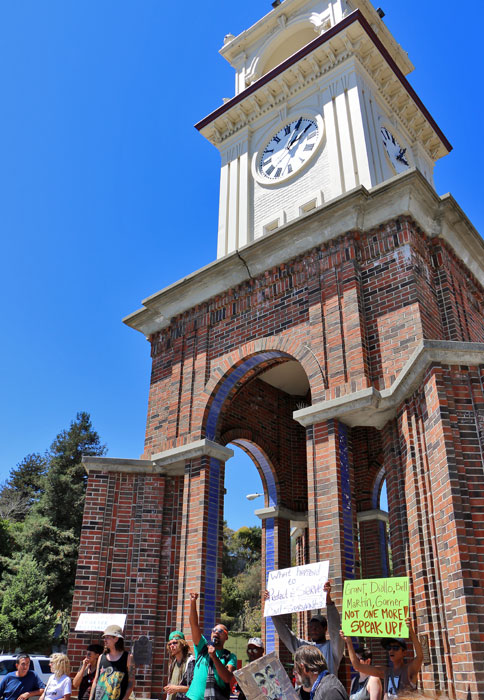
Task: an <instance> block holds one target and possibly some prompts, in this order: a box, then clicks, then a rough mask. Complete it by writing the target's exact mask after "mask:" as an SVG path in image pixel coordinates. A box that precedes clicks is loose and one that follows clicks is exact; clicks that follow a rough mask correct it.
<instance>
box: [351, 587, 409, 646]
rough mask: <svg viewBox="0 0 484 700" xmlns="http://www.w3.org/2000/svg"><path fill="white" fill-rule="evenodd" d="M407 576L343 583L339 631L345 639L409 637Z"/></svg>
mask: <svg viewBox="0 0 484 700" xmlns="http://www.w3.org/2000/svg"><path fill="white" fill-rule="evenodd" d="M408 600H409V585H408V577H406V576H401V577H399V578H372V579H361V580H359V581H345V584H344V590H343V609H342V623H343V624H342V628H343V633H344V634H345V635H346V636H347V637H408V627H407V625H406V624H405V619H406V618H407V617H408Z"/></svg>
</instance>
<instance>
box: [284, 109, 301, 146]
mask: <svg viewBox="0 0 484 700" xmlns="http://www.w3.org/2000/svg"><path fill="white" fill-rule="evenodd" d="M301 122H302V117H300V118H299V120H298V122H297V124H296V127H295V129H294V133H293V135H292V138H291V139H290V141H289V143H288V144H287V146H286V148H287V149H289V148H291V146H292V144H293V143H294V141H295V139H296V134H297V132H298V130H299V127H300V126H301Z"/></svg>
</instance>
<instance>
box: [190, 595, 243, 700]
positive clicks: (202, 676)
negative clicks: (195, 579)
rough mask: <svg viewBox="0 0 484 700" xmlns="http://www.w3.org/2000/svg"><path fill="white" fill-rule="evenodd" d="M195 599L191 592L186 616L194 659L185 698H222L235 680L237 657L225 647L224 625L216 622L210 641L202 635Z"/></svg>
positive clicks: (227, 694) (212, 699) (208, 699)
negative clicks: (193, 666) (187, 615)
mask: <svg viewBox="0 0 484 700" xmlns="http://www.w3.org/2000/svg"><path fill="white" fill-rule="evenodd" d="M197 599H198V593H190V616H189V620H190V627H191V630H192V639H193V645H194V647H195V659H196V660H195V669H194V672H193V680H192V682H191V684H190V687H189V689H188V692H187V698H189V700H225V699H227V698H229V697H230V688H231V687H232V685H233V684H234V681H235V678H234V675H233V671H234V670H235V669H236V668H237V657H236V656H235V654H232V653H231V652H230V651H229V650H228V649H224V644H225V642H226V641H227V639H228V636H229V634H228V632H227V628H226V627H225V625H222V624H218V625H215V627H214V628H213V630H212V639H211V640H210V642H208V641H207V639H206V638H205V637H204V636H203V634H202V630H201V629H200V625H199V623H198V611H197Z"/></svg>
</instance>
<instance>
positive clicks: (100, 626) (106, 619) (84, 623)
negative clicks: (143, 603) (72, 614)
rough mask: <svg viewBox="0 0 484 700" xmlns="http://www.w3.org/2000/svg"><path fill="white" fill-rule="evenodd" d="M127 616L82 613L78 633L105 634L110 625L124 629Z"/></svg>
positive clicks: (78, 622) (77, 626) (77, 628)
mask: <svg viewBox="0 0 484 700" xmlns="http://www.w3.org/2000/svg"><path fill="white" fill-rule="evenodd" d="M125 622H126V615H121V614H115V613H81V614H80V615H79V619H78V621H77V625H76V632H104V630H105V629H106V627H108V626H109V625H118V626H119V627H121V629H123V627H124V623H125Z"/></svg>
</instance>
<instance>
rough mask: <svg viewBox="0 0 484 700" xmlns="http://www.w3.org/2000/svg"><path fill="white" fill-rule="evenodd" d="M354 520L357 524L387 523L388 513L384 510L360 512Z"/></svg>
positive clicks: (376, 509)
mask: <svg viewBox="0 0 484 700" xmlns="http://www.w3.org/2000/svg"><path fill="white" fill-rule="evenodd" d="M356 519H357V521H358V522H359V523H367V522H374V521H375V520H380V521H381V522H383V523H387V522H388V513H387V512H386V510H379V509H378V508H375V509H374V510H362V511H360V512H359V513H357V514H356Z"/></svg>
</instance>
